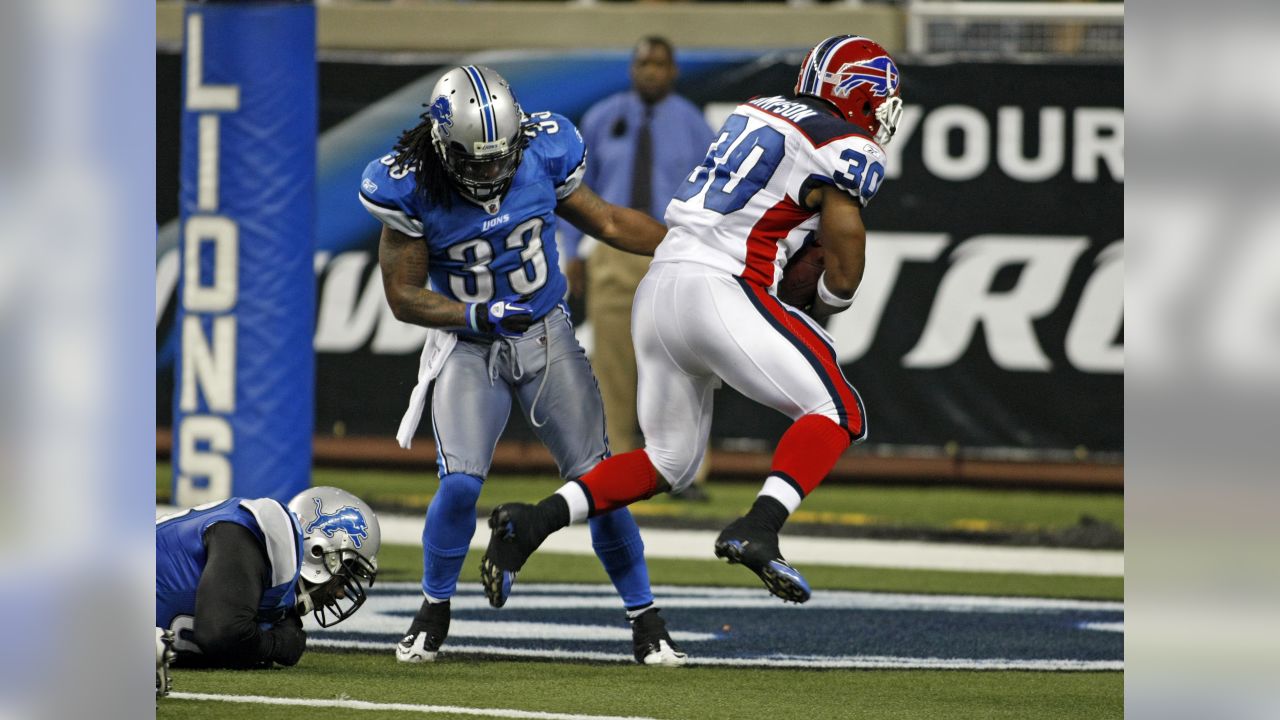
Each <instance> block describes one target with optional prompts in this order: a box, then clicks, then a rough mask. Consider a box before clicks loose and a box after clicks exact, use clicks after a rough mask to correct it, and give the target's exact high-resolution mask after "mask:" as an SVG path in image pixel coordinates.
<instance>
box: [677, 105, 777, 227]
mask: <svg viewBox="0 0 1280 720" xmlns="http://www.w3.org/2000/svg"><path fill="white" fill-rule="evenodd" d="M746 129H747V118H746V117H745V116H743V115H730V116H729V119H728V120H726V121H725V123H724V128H723V129H722V130H721V132H720V138H719V139H718V140H716V144H715V145H712V146H711V150H710V151H708V152H707V159H706V160H704V161H702V164H701V165H699V166H698V167H696V168H694V170H693V173H692V174H691V175H689V177H688V178H686V179H685V181H684V183H683V184H682V185H681V186H680V188H679V189H678V190H677V191H676V194H675V198H676V199H677V200H682V201H688V200H690V199H692V198H694V197H696V196H697V195H698V193H700V192H702V190H703V188H707V183H708V181H710V184H711V187H709V188H707V194H706V197H705V198H703V200H702V204H703V206H704V207H706V208H707V209H708V210H714V211H716V212H718V213H720V214H721V215H728V214H729V213H731V212H737V211H738V210H741V209H742V208H743V207H744V206H746V204H747V203H748V202H750V201H751V198H752V197H753V196H754V195H755V194H756V193H757V192H760V189H761V188H763V187H764V186H765V185H767V184H768V183H769V178H771V177H773V173H774V172H775V171H776V170H777V169H778V163H780V162H781V161H782V156H783V153H784V152H785V151H786V138H785V137H783V135H782V133H780V132H778V131H777V130H774V129H773V128H771V127H769V126H768V125H764V126H762V127H758V128H756V129H755V130H752V131H751V132H749V133H747V135H746V137H742V133H743V131H744V130H746Z"/></svg>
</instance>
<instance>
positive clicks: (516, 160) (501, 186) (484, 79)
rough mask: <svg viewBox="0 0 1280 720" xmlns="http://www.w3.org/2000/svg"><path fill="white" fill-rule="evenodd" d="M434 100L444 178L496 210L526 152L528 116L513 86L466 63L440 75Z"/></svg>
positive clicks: (434, 141) (434, 137)
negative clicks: (525, 130)
mask: <svg viewBox="0 0 1280 720" xmlns="http://www.w3.org/2000/svg"><path fill="white" fill-rule="evenodd" d="M431 97H432V100H431V103H430V105H429V106H428V107H429V109H430V115H431V139H432V145H434V146H435V149H436V154H438V155H439V156H440V161H441V163H442V164H443V165H444V169H445V174H446V175H448V177H449V179H450V180H451V181H452V182H453V184H454V188H455V189H456V190H457V191H458V192H459V194H461V195H462V196H463V197H465V198H467V199H468V200H471V201H472V202H475V203H477V204H480V205H483V206H486V207H491V206H493V205H494V204H495V203H496V202H497V201H498V200H500V199H501V198H502V196H503V195H505V194H506V192H507V190H508V189H510V187H511V182H512V180H513V179H514V178H515V174H516V171H517V170H519V169H520V160H521V159H522V156H523V154H524V146H525V136H524V130H523V127H522V123H523V121H524V113H523V111H521V109H520V103H519V102H517V101H516V98H515V95H514V94H512V92H511V87H510V86H509V85H508V84H507V81H506V80H504V79H502V76H501V75H499V74H498V73H496V72H494V71H493V70H490V69H489V68H486V67H481V66H476V65H466V66H463V67H458V68H454V69H453V70H450V71H449V72H447V73H445V74H444V75H443V76H441V78H440V80H439V81H437V82H436V84H435V87H434V88H433V89H432V91H431ZM493 211H496V208H492V209H491V212H493Z"/></svg>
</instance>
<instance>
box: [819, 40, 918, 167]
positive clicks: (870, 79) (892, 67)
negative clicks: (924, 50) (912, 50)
mask: <svg viewBox="0 0 1280 720" xmlns="http://www.w3.org/2000/svg"><path fill="white" fill-rule="evenodd" d="M901 83H902V76H901V75H899V74H898V66H897V64H895V63H894V62H893V58H891V57H889V53H888V51H886V50H885V49H884V48H883V47H881V46H880V45H879V43H877V42H875V41H874V40H868V39H867V38H864V37H860V36H858V35H836V36H834V37H829V38H827V39H826V40H823V41H822V42H820V43H818V44H817V45H816V46H814V48H813V49H812V50H810V51H809V54H808V55H806V56H805V58H804V62H803V63H801V64H800V74H799V75H798V76H797V77H796V94H797V95H812V96H814V97H818V98H822V99H823V100H826V101H827V102H829V103H831V104H832V105H834V106H835V107H836V109H837V110H839V111H840V114H841V116H843V117H844V119H845V120H848V121H849V122H851V123H853V124H854V125H857V126H858V127H860V128H862V129H863V130H866V131H867V132H868V133H870V134H871V135H872V136H873V137H874V138H875V140H876V142H878V143H880V144H881V145H885V144H887V143H888V142H889V140H890V139H891V138H892V137H893V131H894V130H895V129H896V128H897V126H898V120H899V119H900V118H901V117H902V98H901V97H900V93H899V87H900V85H901Z"/></svg>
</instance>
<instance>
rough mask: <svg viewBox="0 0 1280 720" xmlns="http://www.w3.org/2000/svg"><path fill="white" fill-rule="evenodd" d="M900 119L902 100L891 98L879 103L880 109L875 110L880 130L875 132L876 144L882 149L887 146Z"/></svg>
mask: <svg viewBox="0 0 1280 720" xmlns="http://www.w3.org/2000/svg"><path fill="white" fill-rule="evenodd" d="M901 119H902V98H899V97H891V98H889V99H888V100H885V101H884V102H883V103H881V105H880V107H878V108H876V120H878V121H879V122H880V129H879V130H876V142H877V143H880V145H881V146H882V147H883V146H884V145H888V144H889V141H890V140H892V139H893V133H894V131H895V130H897V129H898V121H899V120H901Z"/></svg>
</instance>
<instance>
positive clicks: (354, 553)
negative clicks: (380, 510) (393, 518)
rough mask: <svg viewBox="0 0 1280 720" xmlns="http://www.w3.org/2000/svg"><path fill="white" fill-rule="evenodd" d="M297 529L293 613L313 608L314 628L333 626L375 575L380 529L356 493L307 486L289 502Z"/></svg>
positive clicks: (349, 611)
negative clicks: (295, 605) (297, 568)
mask: <svg viewBox="0 0 1280 720" xmlns="http://www.w3.org/2000/svg"><path fill="white" fill-rule="evenodd" d="M289 511H290V512H292V513H293V514H294V515H296V516H297V518H298V525H299V527H301V528H302V570H301V572H300V574H299V576H298V613H299V614H300V615H305V614H307V613H309V612H313V613H315V619H316V622H318V623H320V627H329V626H330V625H336V624H338V623H340V622H342V621H343V620H345V619H347V618H348V617H351V615H352V614H353V613H355V611H356V610H359V609H360V606H361V605H363V604H364V601H365V598H366V595H365V587H366V586H372V585H373V580H374V578H375V577H376V576H377V574H378V549H379V548H380V547H381V546H382V531H381V530H380V529H379V528H378V517H377V516H376V515H374V514H373V510H371V509H370V508H369V506H368V505H367V504H365V502H364V501H363V500H361V499H360V498H358V497H356V496H355V495H352V494H351V493H349V492H347V491H346V490H339V489H338V488H335V487H313V488H310V489H308V490H304V491H302V492H300V493H298V494H297V495H295V496H294V497H293V499H292V500H290V501H289Z"/></svg>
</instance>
